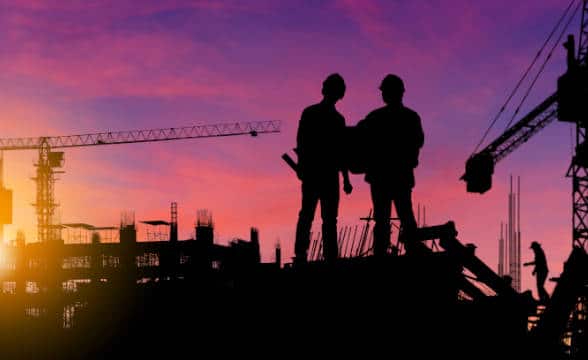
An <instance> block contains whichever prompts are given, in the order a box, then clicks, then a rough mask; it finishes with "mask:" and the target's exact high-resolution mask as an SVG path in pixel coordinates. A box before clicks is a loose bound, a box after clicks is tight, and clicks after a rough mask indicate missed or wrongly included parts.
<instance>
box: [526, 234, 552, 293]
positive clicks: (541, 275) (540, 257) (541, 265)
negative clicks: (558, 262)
mask: <svg viewBox="0 0 588 360" xmlns="http://www.w3.org/2000/svg"><path fill="white" fill-rule="evenodd" d="M531 249H533V252H534V253H535V260H533V261H529V262H526V263H524V264H523V266H530V265H535V268H534V269H533V275H535V279H537V294H538V295H539V301H540V302H541V303H543V304H545V303H546V302H547V300H548V299H549V294H547V291H546V290H545V280H546V279H547V273H548V272H549V269H548V268H547V259H546V258H545V252H543V249H542V248H541V245H540V244H539V243H538V242H536V241H533V242H532V243H531Z"/></svg>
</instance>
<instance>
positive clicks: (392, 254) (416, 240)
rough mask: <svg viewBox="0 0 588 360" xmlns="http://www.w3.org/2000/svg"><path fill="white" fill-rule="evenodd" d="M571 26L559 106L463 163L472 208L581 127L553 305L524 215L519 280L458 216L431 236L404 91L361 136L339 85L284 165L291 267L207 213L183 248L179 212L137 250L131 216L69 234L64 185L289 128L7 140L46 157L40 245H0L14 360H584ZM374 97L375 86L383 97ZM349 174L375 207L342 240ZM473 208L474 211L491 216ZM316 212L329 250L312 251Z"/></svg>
mask: <svg viewBox="0 0 588 360" xmlns="http://www.w3.org/2000/svg"><path fill="white" fill-rule="evenodd" d="M574 4H577V5H576V7H573V5H574ZM572 9H575V11H572V12H571V13H570V10H572ZM568 13H570V15H569V16H570V17H573V16H574V15H576V14H578V13H581V14H582V29H581V32H580V39H579V42H578V43H576V41H575V38H574V37H573V36H571V35H570V36H569V37H568V39H567V42H565V44H564V46H565V49H566V51H567V69H566V70H565V72H564V73H563V74H562V75H561V76H560V77H559V79H558V83H557V89H556V91H555V92H554V93H553V94H552V95H550V96H548V97H547V98H546V99H545V100H544V101H542V102H541V103H540V104H539V105H538V106H536V107H535V108H533V109H532V110H531V111H530V112H529V113H528V114H526V115H525V116H523V117H522V118H521V119H520V120H518V121H517V122H514V123H513V124H512V125H511V124H509V126H508V128H507V129H506V131H504V132H503V133H501V134H500V135H499V136H498V137H497V138H496V139H495V140H493V141H492V142H491V143H490V144H489V145H488V146H486V147H485V148H483V149H481V150H480V149H479V147H480V146H481V144H482V143H483V142H484V141H485V138H486V135H487V134H488V132H486V134H484V136H483V138H482V140H481V141H480V144H479V145H478V147H476V149H475V150H474V152H473V153H472V154H471V155H470V156H469V157H467V155H466V154H464V155H466V156H464V157H467V162H466V166H465V167H466V170H465V173H464V175H463V176H462V177H461V180H464V181H465V182H466V189H467V191H468V192H473V193H479V194H483V193H485V192H487V191H489V190H490V189H491V187H492V176H493V174H494V170H495V166H497V164H498V163H499V161H500V160H502V159H503V158H505V157H506V156H508V155H509V154H510V153H512V152H513V151H514V150H515V149H517V148H518V147H519V146H520V145H522V144H524V143H525V142H527V141H528V140H529V139H530V138H531V137H532V136H533V135H535V134H537V133H538V132H539V131H540V130H542V129H543V128H545V127H546V126H547V125H548V124H549V123H550V122H552V121H553V120H556V119H557V120H558V121H561V122H568V123H571V124H573V125H574V127H575V129H576V137H575V141H576V143H575V148H574V153H573V155H572V158H571V163H570V164H569V169H568V172H567V176H568V177H570V178H571V179H572V184H573V186H572V195H573V196H572V201H573V204H572V205H573V206H572V211H573V214H572V216H573V221H572V226H573V229H572V230H573V231H572V244H571V245H572V246H571V247H570V254H569V256H568V258H567V260H566V261H565V264H564V266H563V272H562V273H561V274H559V275H558V276H557V277H554V278H553V280H554V281H555V287H554V289H553V291H552V293H551V294H548V292H547V291H546V289H545V286H544V285H545V281H546V279H547V275H548V268H547V260H546V258H547V256H546V255H545V253H544V252H543V250H542V248H541V246H540V244H539V243H538V242H533V243H532V245H531V248H532V250H533V251H534V260H533V261H530V262H528V263H525V264H523V265H529V266H530V265H534V270H533V274H534V275H535V276H536V281H537V293H538V297H539V298H538V299H535V298H534V297H533V294H532V292H531V291H521V288H520V265H521V264H520V234H519V235H516V234H515V233H516V231H515V230H514V228H515V226H514V225H513V224H514V223H520V222H519V220H516V221H515V220H514V219H515V218H516V215H515V214H516V211H514V210H513V209H514V208H515V207H516V206H519V205H515V202H514V201H513V202H510V203H509V206H510V207H511V208H510V209H509V211H510V213H509V217H510V219H509V231H510V235H511V237H510V238H509V246H508V248H509V249H511V251H512V252H511V255H509V256H510V258H509V260H510V261H511V264H512V266H511V268H513V269H514V270H512V271H511V272H510V273H509V274H507V273H506V272H505V271H504V269H503V267H504V263H502V260H503V258H504V257H503V256H502V255H501V260H500V261H501V263H500V264H501V265H499V270H498V271H494V270H493V269H492V268H491V267H490V266H489V265H487V264H486V263H485V262H484V261H482V260H481V259H480V257H478V254H476V245H475V244H474V243H470V242H468V241H472V242H474V241H475V240H476V239H463V238H462V239H460V234H459V227H458V225H459V224H455V223H454V222H453V221H451V220H450V218H448V219H447V221H446V222H444V223H441V224H437V225H424V224H422V223H419V222H418V221H417V219H416V217H415V211H414V209H413V204H412V190H413V187H415V184H417V183H418V181H415V174H414V169H415V168H417V166H418V165H419V162H420V161H419V157H420V151H421V148H423V146H424V144H425V132H426V131H425V130H426V128H425V130H423V126H422V124H421V118H420V116H419V115H418V113H417V112H416V111H414V110H411V109H409V108H408V107H406V106H404V105H403V96H404V93H405V83H404V81H403V80H402V79H401V77H400V76H398V75H394V74H382V78H381V79H374V83H376V82H378V81H379V82H380V83H379V84H380V86H379V90H380V91H381V96H382V100H383V101H384V103H385V106H383V107H381V108H378V109H376V110H374V111H372V112H370V113H369V114H368V115H367V116H366V117H365V118H364V119H362V120H361V121H359V122H358V124H357V125H356V126H347V125H346V124H345V117H344V116H343V115H342V114H341V113H340V112H339V111H338V110H337V108H336V106H335V105H336V104H337V102H338V101H340V100H341V99H343V97H344V95H345V91H346V84H345V81H344V79H343V77H342V76H341V75H340V74H338V73H333V74H331V75H328V76H327V77H326V78H325V79H324V80H323V82H322V91H321V93H322V100H321V101H320V102H318V103H316V104H314V105H311V106H309V107H307V108H305V109H304V110H303V112H302V115H301V117H300V119H299V122H298V132H297V139H296V148H295V153H296V156H297V160H295V159H293V158H292V157H291V156H290V155H288V154H287V153H286V154H284V155H282V158H283V159H284V161H285V162H286V163H287V164H288V165H289V166H290V167H291V168H292V169H293V170H294V173H291V175H292V177H293V178H294V176H296V177H297V179H298V180H300V184H299V185H300V189H301V201H300V208H299V213H298V218H297V219H294V218H293V219H291V223H292V227H294V224H296V235H295V239H290V241H291V240H294V241H295V254H294V258H293V259H292V261H286V262H285V263H282V254H281V248H280V247H277V248H276V257H275V260H274V261H270V262H262V261H261V251H260V249H261V244H262V243H263V241H264V239H263V238H262V235H261V234H263V232H262V231H263V229H262V230H261V232H260V230H259V229H257V228H255V227H251V228H250V233H249V238H247V239H240V238H237V239H233V240H232V241H230V242H228V243H227V244H225V245H221V244H219V243H218V241H217V240H218V239H215V224H214V221H213V217H212V215H211V213H210V212H209V211H208V210H200V211H199V212H198V213H197V216H196V219H190V220H194V228H193V229H192V230H193V236H190V237H186V238H180V236H179V235H178V233H179V229H178V217H179V212H180V209H179V205H181V203H180V204H178V203H176V202H172V203H171V204H170V208H169V219H168V218H167V216H166V219H155V220H144V221H141V223H142V224H143V225H145V226H146V227H147V228H148V229H149V230H148V231H147V232H146V238H145V239H138V235H137V234H138V233H137V222H138V221H136V219H135V215H134V213H133V212H132V211H129V212H124V213H123V214H122V215H121V218H120V224H118V226H94V225H91V224H86V223H62V222H60V221H56V220H55V218H56V217H55V208H56V206H57V204H56V200H55V194H54V188H55V183H56V180H57V179H56V174H59V173H61V171H59V170H58V169H60V168H62V167H63V161H64V152H63V151H56V149H59V150H61V149H64V148H71V147H88V146H107V145H113V144H131V143H145V142H157V141H174V140H183V139H196V138H203V137H204V138H206V137H224V136H242V135H251V136H255V137H259V139H257V140H255V141H263V138H264V136H271V134H274V133H278V132H280V122H279V121H261V122H249V123H247V122H245V123H228V124H216V125H206V126H190V127H185V128H162V129H147V130H135V131H120V132H102V133H93V134H82V135H70V136H54V137H51V136H43V137H35V138H12V139H0V151H18V150H35V151H38V155H39V158H38V161H37V162H36V163H35V167H36V174H35V178H34V180H35V183H36V186H37V189H36V196H37V197H36V203H35V204H34V206H35V209H36V214H37V239H36V241H35V242H26V241H25V239H24V236H23V235H22V234H20V235H18V236H17V237H16V238H15V239H14V241H12V242H10V243H7V244H2V245H1V247H0V253H1V254H2V258H1V260H2V263H1V264H0V265H1V267H2V268H1V270H0V285H1V291H0V334H1V336H0V355H1V356H2V357H3V358H32V359H36V358H60V359H82V358H83V359H91V358H97V359H108V358H133V359H134V358H150V357H158V354H159V353H163V354H165V355H164V356H165V357H166V358H174V357H178V358H179V357H182V358H187V357H190V358H196V357H202V356H228V355H231V354H237V355H238V356H240V357H246V356H247V357H261V356H264V355H265V356H267V355H268V354H269V355H270V356H272V357H279V356H296V357H299V356H305V357H319V358H322V357H324V358H335V357H350V356H359V357H361V358H375V357H392V358H401V359H425V358H438V359H446V358H447V359H476V358H504V359H519V358H521V359H527V358H531V359H554V360H555V359H572V360H578V359H588V254H587V252H586V250H587V248H588V143H586V134H587V130H588V106H587V104H588V102H587V101H586V98H587V96H588V0H574V1H572V2H571V3H570V6H569V7H568V8H567V10H566V12H565V13H564V16H563V18H566V16H568ZM560 25H561V24H560V23H558V25H557V26H556V29H555V30H558V29H559V26H560ZM568 25H569V23H568ZM555 30H554V33H555ZM565 30H566V27H564V28H563V30H562V31H561V34H563V33H564V31H565ZM550 37H551V35H550ZM561 40H562V39H561V36H560V39H557V40H556V41H555V42H556V45H561V42H562V41H561ZM576 44H578V49H576ZM544 47H545V46H544ZM555 48H556V46H554V48H553V49H552V50H551V53H553V52H554V49H555ZM542 50H543V49H542ZM551 53H549V54H548V55H547V57H550V56H551ZM540 54H541V52H540ZM325 75H326V74H325ZM526 76H527V74H525V75H524V76H523V77H526ZM320 80H321V79H317V83H318V81H320ZM533 83H534V82H533ZM406 85H407V88H408V89H410V84H408V83H407V84H406ZM517 89H518V87H517ZM517 89H515V90H517ZM376 91H377V90H376V89H375V86H374V96H377V92H376ZM317 94H318V86H317ZM509 101H510V98H509V100H508V101H507V103H508V102H509ZM505 106H506V104H505ZM503 109H504V107H503ZM517 111H518V109H517ZM501 112H502V110H501ZM501 112H499V114H498V116H500V114H501ZM515 114H516V112H515ZM494 122H495V121H493V122H492V123H491V125H490V128H491V127H492V126H493V125H494ZM427 136H429V133H428V132H427ZM427 138H428V137H427ZM454 140H455V141H458V140H459V139H454ZM275 155H276V156H275V158H276V161H279V159H278V154H275ZM1 167H2V165H1V162H0V169H1ZM284 171H285V170H284ZM350 172H351V173H354V174H362V175H363V176H365V180H366V182H367V183H368V184H369V186H370V194H371V201H372V205H373V209H372V210H373V211H370V213H369V215H368V216H367V217H365V218H362V220H365V224H364V225H363V228H361V229H359V231H358V227H357V226H356V227H355V230H353V231H352V230H351V228H342V227H340V226H339V227H338V224H337V217H338V208H339V200H340V180H341V179H340V174H341V175H342V176H341V177H342V179H343V190H344V192H345V193H346V194H348V195H350V196H356V194H355V193H354V194H351V193H352V191H353V187H352V185H351V182H350V180H349V173H350ZM0 179H1V178H0ZM298 180H297V181H298ZM455 181H456V182H457V181H458V179H457V178H456V179H455ZM511 192H512V178H511ZM512 199H514V194H511V200H512ZM0 200H1V203H2V207H1V209H0V210H1V211H0V223H1V225H4V224H10V223H11V222H12V193H11V191H10V190H9V189H5V188H4V185H3V183H0ZM260 201H261V200H260ZM270 201H271V200H270ZM475 201H478V200H476V199H473V200H472V210H471V211H472V212H474V211H483V209H481V208H477V207H476V206H477V205H476V204H475ZM319 203H320V207H321V219H322V224H321V225H322V227H321V230H322V234H321V235H319V236H316V237H315V239H314V240H313V239H312V236H311V227H312V223H313V220H314V217H315V212H316V208H317V206H318V204H319ZM392 203H394V208H395V209H396V213H397V214H398V219H396V218H393V217H392ZM519 209H520V208H519ZM166 212H167V210H166ZM396 220H399V222H400V226H399V227H398V230H399V231H398V234H395V235H397V242H396V243H395V244H394V245H393V244H392V243H391V236H392V235H393V233H394V231H395V230H394V226H393V225H394V224H395V222H396ZM372 222H375V224H374V225H373V226H372ZM511 222H512V224H511ZM352 232H353V235H351V233H352ZM66 234H67V235H66ZM357 234H359V237H357V236H356V235H357ZM517 236H518V237H517ZM500 241H503V239H502V238H501V239H500ZM503 248H505V246H504V244H503V243H501V244H500V250H501V251H503ZM513 254H514V255H513ZM516 268H518V270H517V269H516ZM513 275H514V276H513ZM513 280H514V281H513ZM208 354H212V355H208Z"/></svg>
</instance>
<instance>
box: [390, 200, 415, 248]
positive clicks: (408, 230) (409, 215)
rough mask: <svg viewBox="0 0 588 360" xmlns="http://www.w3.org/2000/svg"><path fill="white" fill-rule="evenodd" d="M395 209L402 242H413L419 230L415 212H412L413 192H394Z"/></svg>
mask: <svg viewBox="0 0 588 360" xmlns="http://www.w3.org/2000/svg"><path fill="white" fill-rule="evenodd" d="M394 207H395V208H396V213H398V218H399V219H400V225H401V240H402V241H404V243H405V247H406V244H407V243H409V242H410V241H412V240H413V239H412V236H413V234H414V231H415V230H416V228H417V223H416V219H415V217H414V211H413V210H412V190H411V189H409V188H407V189H400V190H398V191H395V192H394Z"/></svg>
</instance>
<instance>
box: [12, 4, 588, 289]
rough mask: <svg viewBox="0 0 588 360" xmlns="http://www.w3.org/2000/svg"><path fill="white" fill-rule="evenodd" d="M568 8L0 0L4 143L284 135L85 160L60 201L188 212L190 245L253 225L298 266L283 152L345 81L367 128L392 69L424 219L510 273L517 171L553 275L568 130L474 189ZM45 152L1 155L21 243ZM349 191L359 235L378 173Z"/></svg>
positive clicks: (97, 211) (101, 220)
mask: <svg viewBox="0 0 588 360" xmlns="http://www.w3.org/2000/svg"><path fill="white" fill-rule="evenodd" d="M567 3H568V2H567V1H561V0H537V1H522V2H521V1H519V2H516V1H502V0H495V1H467V0H450V1H441V0H437V1H409V0H402V1H401V0H395V1H374V0H361V1H359V0H357V1H354V0H346V1H304V2H302V1H270V0H267V1H212V0H210V1H183V0H168V1H153V0H143V1H130V0H104V1H97V0H91V1H70V0H59V1H57V0H54V1H37V0H30V1H18V0H0V69H1V71H0V129H1V134H2V135H1V137H29V136H41V135H44V136H47V135H68V134H76V133H85V132H98V131H108V130H131V129H142V128H159V127H178V126H187V125H192V124H205V123H218V122H235V121H257V120H281V121H282V132H281V133H280V134H271V135H266V136H259V137H258V138H250V137H231V138H217V139H200V140H186V141H176V142H168V143H152V144H133V145H117V146H111V147H107V146H105V147H94V148H81V149H69V150H66V154H65V168H64V170H65V171H66V173H65V174H63V175H61V176H60V180H59V181H58V183H57V185H56V195H57V199H58V200H59V202H60V204H61V206H60V210H59V211H60V213H61V218H62V221H63V222H85V223H90V224H94V225H97V226H110V225H117V224H118V222H119V217H120V212H121V211H122V210H130V209H133V210H135V213H136V218H137V220H150V219H167V218H168V217H169V203H170V202H171V201H177V202H178V204H179V217H180V224H179V228H180V230H179V232H180V238H187V237H189V236H190V234H191V232H192V231H193V230H192V229H193V224H194V220H195V216H196V211H197V210H198V209H202V208H206V209H210V210H211V211H212V213H213V216H214V220H215V224H216V235H217V239H218V242H219V243H226V242H227V241H228V240H230V239H231V238H234V237H248V231H249V227H250V226H256V227H258V228H259V229H260V237H261V240H262V252H263V259H264V260H266V261H269V260H272V256H273V247H274V245H275V244H276V242H277V241H278V240H279V241H280V243H281V245H282V248H283V253H284V256H285V257H286V258H289V257H290V256H291V255H292V249H293V243H294V237H293V233H294V228H295V224H296V218H297V212H298V210H299V201H300V192H299V182H298V180H297V179H296V177H295V176H294V174H293V172H292V171H291V170H290V169H289V168H288V167H287V166H286V165H285V163H283V162H282V160H281V159H280V155H281V154H282V153H283V152H285V151H288V150H291V149H292V148H293V147H294V145H295V135H296V129H297V125H298V120H299V116H300V113H301V111H302V109H303V108H304V107H306V106H308V105H310V104H312V103H316V102H318V101H319V100H320V86H321V82H322V80H323V79H324V78H325V77H326V76H327V75H328V74H330V73H333V72H339V73H340V74H341V75H342V76H343V77H344V78H345V80H346V83H347V93H346V95H345V98H344V99H343V100H342V101H341V102H340V103H339V104H338V108H339V110H340V111H341V113H342V114H343V115H344V116H345V117H346V120H347V123H348V124H355V123H356V122H357V121H359V120H360V119H362V117H363V116H365V115H366V114H367V113H368V112H369V111H371V110H373V109H374V108H376V107H379V106H381V105H382V103H381V99H380V94H379V91H378V89H377V88H378V85H379V82H380V81H381V79H382V78H383V76H384V75H385V74H387V73H396V74H398V75H400V76H401V77H402V78H403V79H404V81H405V84H406V94H405V104H406V105H407V106H409V107H411V108H413V109H414V110H416V111H417V112H418V113H419V114H420V115H421V118H422V122H423V127H424V130H425V136H426V138H425V146H424V148H423V150H422V152H421V158H420V166H419V168H418V169H417V171H416V178H417V180H416V182H417V184H416V187H415V190H414V202H415V206H416V204H417V203H420V204H423V205H424V206H426V209H427V223H428V224H430V225H433V224H439V223H445V222H446V221H448V220H454V221H455V222H456V225H457V227H458V231H459V239H460V240H461V241H462V242H464V243H470V242H471V243H475V244H476V245H477V246H478V250H477V251H478V254H479V256H480V257H481V258H482V259H483V260H484V261H486V262H487V263H488V264H489V265H490V266H492V267H493V268H494V269H495V268H496V263H497V254H498V247H497V243H498V241H497V239H498V236H499V232H500V222H501V221H505V220H506V218H507V209H508V203H507V194H508V177H509V174H511V173H512V174H514V175H520V176H521V178H522V185H523V190H522V236H523V239H522V260H523V262H524V261H529V260H532V251H531V250H529V249H528V248H529V244H530V242H531V241H533V240H535V241H539V242H541V243H542V244H543V247H544V249H545V250H546V252H547V256H548V259H549V261H550V267H551V274H550V276H556V275H558V274H559V272H560V271H561V269H562V263H563V261H564V260H565V258H567V256H568V255H569V252H570V251H571V244H572V239H571V232H572V231H571V230H572V229H571V226H572V225H571V205H572V204H571V183H570V180H569V179H566V178H565V177H564V175H565V171H566V169H567V167H568V165H569V161H570V151H571V147H572V146H571V140H570V126H569V125H567V124H563V123H554V124H552V125H550V126H549V127H548V128H547V129H545V130H544V131H543V132H542V133H540V134H539V135H537V136H536V137H535V138H534V139H532V140H531V141H530V142H529V143H528V144H525V145H524V146H522V147H521V148H520V149H518V150H517V151H516V152H515V153H513V154H511V155H510V156H509V157H508V158H507V159H505V160H503V161H502V162H501V163H500V164H499V165H498V167H497V169H496V173H495V176H494V183H495V185H494V188H493V189H492V190H491V191H490V192H489V193H487V194H485V195H483V196H480V195H474V194H468V193H466V191H465V184H464V183H463V182H460V181H459V180H458V179H459V177H460V175H461V174H462V173H463V170H464V163H465V160H466V159H467V157H468V156H469V155H470V154H471V152H472V151H473V149H474V147H475V145H476V144H477V142H478V141H479V140H480V138H481V136H482V134H483V132H484V130H486V128H487V126H488V124H489V122H490V120H491V118H492V117H493V116H494V115H495V114H496V113H497V111H498V109H499V108H500V106H501V105H502V103H503V102H504V100H505V99H506V97H507V95H508V93H509V92H510V90H511V89H512V88H513V86H514V85H515V83H516V82H517V81H518V79H519V77H520V76H521V75H522V73H523V71H524V70H525V68H526V67H527V65H528V64H529V63H530V61H531V60H532V58H533V56H534V55H535V54H536V52H537V50H538V49H539V47H540V45H541V44H542V42H543V41H544V40H545V38H546V36H547V34H548V33H549V31H550V30H551V29H552V27H553V26H554V25H555V23H556V22H557V20H558V18H559V16H560V15H561V13H562V12H563V10H564V8H565V6H566V5H567ZM577 23H578V21H574V23H573V24H572V27H571V29H570V30H569V32H572V33H574V34H576V33H577V31H578V25H577ZM564 71H565V52H564V50H563V48H562V47H560V46H558V47H557V48H556V50H555V52H554V55H553V59H552V61H551V62H550V65H549V66H548V67H547V69H546V71H545V74H544V76H543V77H542V78H541V80H540V81H539V82H538V83H537V86H536V88H535V89H534V91H533V92H532V93H531V95H530V97H529V99H528V101H527V102H526V104H527V106H525V107H524V108H523V110H522V112H523V113H524V112H525V111H526V110H529V109H530V108H532V107H534V106H535V105H537V104H538V103H539V102H540V101H541V100H542V99H543V98H545V97H546V96H548V95H550V94H551V93H552V92H554V91H555V89H556V80H557V77H558V76H559V75H560V74H561V73H563V72H564ZM516 100H517V101H515V103H517V102H518V98H517V99H516ZM513 110H514V108H513V106H511V107H510V108H509V109H508V110H507V116H505V117H504V118H503V119H502V121H501V122H500V123H499V124H498V126H497V128H496V129H495V130H494V132H493V133H492V134H491V135H490V139H492V138H494V137H496V136H497V135H499V134H500V132H501V131H503V130H504V128H505V126H506V122H507V120H508V119H509V118H510V115H511V114H512V112H513ZM36 156H37V155H36V153H35V152H33V151H23V152H7V153H5V169H4V173H5V175H4V181H5V184H6V186H7V187H8V188H11V189H13V190H14V207H15V208H14V214H15V215H14V224H13V225H10V226H6V231H5V239H6V240H9V239H13V238H14V236H15V234H16V231H17V230H18V229H22V230H24V231H25V233H26V236H27V239H28V240H29V241H33V240H34V239H35V237H36V231H35V224H36V218H35V213H34V209H33V207H32V206H31V205H30V204H31V203H33V202H34V200H35V187H34V183H33V181H31V180H30V177H31V176H33V175H34V167H33V162H34V160H35V158H36ZM352 182H353V185H354V187H355V190H354V193H353V194H352V195H351V196H345V195H342V202H341V206H340V217H339V224H340V225H355V224H358V223H359V222H360V221H359V218H360V217H362V216H365V215H367V213H368V211H369V209H370V207H371V205H370V199H369V191H368V187H367V186H366V185H365V184H364V181H363V178H362V177H361V176H353V177H352ZM315 226H316V227H317V228H319V227H320V218H319V217H318V213H317V218H316V221H315ZM141 231H142V233H143V232H144V229H142V230H141ZM522 273H523V275H524V277H523V279H524V280H523V287H524V288H533V289H534V283H533V279H532V278H531V276H530V273H531V269H530V268H523V271H522ZM551 287H552V286H551V285H550V286H549V288H551Z"/></svg>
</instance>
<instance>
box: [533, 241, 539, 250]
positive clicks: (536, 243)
mask: <svg viewBox="0 0 588 360" xmlns="http://www.w3.org/2000/svg"><path fill="white" fill-rule="evenodd" d="M539 248H541V244H539V243H538V242H537V241H533V242H532V243H531V249H539Z"/></svg>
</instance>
